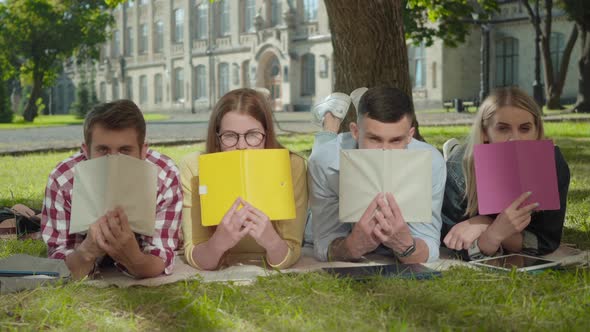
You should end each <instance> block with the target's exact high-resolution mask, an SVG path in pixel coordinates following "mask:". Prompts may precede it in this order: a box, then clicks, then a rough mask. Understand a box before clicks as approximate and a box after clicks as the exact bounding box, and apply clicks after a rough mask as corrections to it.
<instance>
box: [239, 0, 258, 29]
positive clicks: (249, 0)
mask: <svg viewBox="0 0 590 332" xmlns="http://www.w3.org/2000/svg"><path fill="white" fill-rule="evenodd" d="M241 9H242V15H243V20H242V21H243V24H242V31H243V32H253V31H254V16H256V1H254V0H243V1H242V8H241Z"/></svg>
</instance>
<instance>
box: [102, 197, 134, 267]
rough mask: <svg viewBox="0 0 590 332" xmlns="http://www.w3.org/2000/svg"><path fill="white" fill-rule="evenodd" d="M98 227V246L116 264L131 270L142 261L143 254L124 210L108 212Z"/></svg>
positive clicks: (118, 209)
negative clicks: (136, 263)
mask: <svg viewBox="0 0 590 332" xmlns="http://www.w3.org/2000/svg"><path fill="white" fill-rule="evenodd" d="M98 226H99V229H100V232H98V234H97V242H98V245H99V247H100V248H101V249H102V250H104V251H105V252H106V253H107V254H108V255H109V256H111V257H112V258H113V259H114V260H115V261H116V262H118V263H121V264H123V265H124V266H125V267H126V268H128V269H130V268H131V266H132V265H133V264H134V263H135V262H137V261H139V260H140V259H141V256H142V255H143V253H142V252H141V250H140V248H139V243H137V240H136V239H135V234H134V233H133V231H132V230H131V227H130V226H129V220H128V219H127V214H125V211H123V209H121V208H117V209H115V210H114V211H109V212H107V214H106V216H105V218H104V219H101V220H100V221H99V222H98Z"/></svg>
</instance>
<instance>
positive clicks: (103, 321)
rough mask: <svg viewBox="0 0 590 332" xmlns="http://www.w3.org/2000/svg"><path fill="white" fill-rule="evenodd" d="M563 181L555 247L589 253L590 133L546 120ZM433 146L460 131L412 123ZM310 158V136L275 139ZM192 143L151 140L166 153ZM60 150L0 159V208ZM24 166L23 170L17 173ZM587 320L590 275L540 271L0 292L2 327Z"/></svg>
mask: <svg viewBox="0 0 590 332" xmlns="http://www.w3.org/2000/svg"><path fill="white" fill-rule="evenodd" d="M546 127H547V128H546V132H547V135H548V136H549V137H551V138H553V139H554V140H555V141H556V143H557V144H558V145H559V146H560V147H561V149H562V151H563V152H564V154H565V157H566V160H567V161H568V163H569V166H570V170H571V174H572V180H571V184H570V194H569V197H568V211H567V221H566V229H565V232H564V242H568V243H574V244H576V245H577V246H578V247H581V248H586V249H588V248H590V217H589V215H590V135H589V133H590V129H589V125H588V124H587V123H568V122H565V123H549V124H547V126H546ZM420 129H421V131H422V134H423V136H424V137H425V138H426V139H427V140H428V141H429V142H431V143H432V144H434V145H436V146H437V147H439V148H440V146H441V145H442V143H443V142H444V140H445V139H447V138H448V137H452V136H454V137H462V136H464V135H465V134H466V133H467V131H468V128H467V127H421V128H420ZM281 141H282V142H283V143H284V144H285V145H286V146H287V147H289V148H291V149H293V150H295V151H299V152H301V153H302V154H303V155H308V153H309V151H310V149H311V146H312V143H313V137H312V136H311V135H295V136H284V137H281ZM202 147H203V146H202V145H185V146H174V147H158V148H157V149H158V150H159V151H162V152H164V153H166V154H168V155H169V156H171V157H172V158H173V159H174V160H177V161H178V160H179V159H180V158H181V157H182V156H183V155H184V154H186V153H188V152H190V151H194V150H197V149H202ZM69 154H70V152H66V153H50V154H30V155H25V156H19V157H12V156H4V157H0V175H1V178H2V179H3V181H4V184H3V185H2V187H1V189H0V195H1V196H0V205H11V204H13V203H16V202H23V203H26V204H30V205H33V206H36V207H39V206H40V205H41V202H42V197H43V188H44V185H45V181H46V179H47V174H48V172H49V171H50V170H51V169H52V167H53V166H54V165H55V164H56V163H57V162H58V161H60V160H61V159H63V158H65V157H67V156H68V155H69ZM25 173H26V176H24V175H23V174H25ZM18 252H25V253H29V254H33V255H43V254H45V248H44V245H43V244H42V243H39V242H35V241H6V242H2V243H0V257H5V256H7V255H10V254H12V253H18ZM589 327H590V271H589V270H588V269H587V268H586V269H575V268H574V269H569V270H566V271H559V272H555V271H549V272H545V273H542V274H540V275H527V274H520V273H489V272H484V271H475V270H470V269H465V268H455V269H452V270H450V271H448V272H445V273H444V274H443V277H441V278H438V279H436V280H430V281H412V280H397V279H384V278H376V279H374V280H371V281H368V282H362V283H359V282H353V281H351V280H345V279H344V280H343V279H340V280H339V279H335V278H333V277H331V276H328V275H325V274H321V273H311V274H304V275H277V276H272V277H268V278H260V279H259V280H258V281H257V282H256V283H254V284H253V285H250V286H238V285H235V284H206V283H202V282H199V281H190V282H179V283H176V284H172V285H167V286H162V287H158V288H137V287H136V288H131V289H117V288H107V289H95V288H92V287H88V286H85V285H83V284H81V283H69V284H66V285H63V286H58V287H48V288H39V289H36V290H33V291H27V292H21V293H18V294H9V295H4V296H0V330H6V329H15V330H16V329H25V330H33V329H34V330H37V329H58V330H81V329H91V330H107V329H108V330H148V329H158V330H180V329H192V330H198V329H205V330H248V331H250V330H252V331H258V330H263V331H266V330H287V331H300V330H310V331H323V330H329V331H333V330H345V331H349V330H360V331H373V330H393V331H397V330H457V329H458V330H488V331H495V330H552V331H553V330H562V331H571V330H579V331H586V330H588V328H589Z"/></svg>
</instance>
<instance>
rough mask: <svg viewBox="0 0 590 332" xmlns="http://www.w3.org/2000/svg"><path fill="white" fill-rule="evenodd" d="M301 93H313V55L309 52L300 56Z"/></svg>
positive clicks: (308, 94) (312, 94)
mask: <svg viewBox="0 0 590 332" xmlns="http://www.w3.org/2000/svg"><path fill="white" fill-rule="evenodd" d="M301 95H302V96H314V95H315V57H314V55H313V54H311V53H307V54H305V55H303V56H302V57H301Z"/></svg>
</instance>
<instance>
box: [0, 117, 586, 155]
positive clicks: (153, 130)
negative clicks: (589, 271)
mask: <svg viewBox="0 0 590 332" xmlns="http://www.w3.org/2000/svg"><path fill="white" fill-rule="evenodd" d="M417 116H418V121H419V123H420V125H421V126H433V125H468V124H470V123H471V122H472V119H473V113H454V112H448V113H420V112H418V113H417ZM275 118H276V120H277V123H278V129H279V130H278V133H293V132H295V133H311V132H316V131H317V130H319V127H318V126H317V125H315V124H313V123H312V122H311V121H310V118H311V115H310V114H309V113H308V112H293V113H286V112H285V113H283V112H280V113H275ZM208 120H209V113H199V114H185V113H177V114H173V115H172V116H171V118H170V119H168V120H165V121H156V122H149V123H148V125H147V135H148V141H149V142H150V144H179V143H191V142H198V141H203V140H204V139H205V137H206V135H207V123H208ZM560 120H561V121H562V120H564V117H562V116H554V117H552V118H546V120H545V121H560ZM581 120H583V121H590V115H588V116H586V117H583V118H582V119H581ZM81 141H82V126H81V125H71V126H62V127H44V128H30V129H18V130H0V155H5V154H20V153H24V152H33V151H47V150H64V149H72V148H76V147H78V146H80V143H81Z"/></svg>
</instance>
